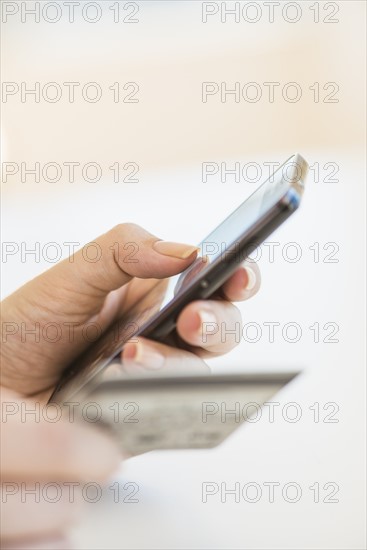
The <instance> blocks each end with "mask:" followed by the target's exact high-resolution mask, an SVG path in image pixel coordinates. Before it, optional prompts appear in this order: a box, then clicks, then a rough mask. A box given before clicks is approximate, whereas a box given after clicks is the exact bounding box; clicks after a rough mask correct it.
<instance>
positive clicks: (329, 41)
mask: <svg viewBox="0 0 367 550" xmlns="http://www.w3.org/2000/svg"><path fill="white" fill-rule="evenodd" d="M36 4H37V3H35V2H2V81H3V84H2V103H1V110H2V162H3V165H2V166H3V169H2V241H3V243H5V246H8V245H9V247H8V248H5V250H6V251H7V252H9V250H13V252H12V253H11V254H9V253H7V254H5V255H4V248H3V263H2V274H3V277H2V294H3V297H5V296H6V295H8V294H9V293H11V292H12V291H14V290H15V289H16V288H17V287H18V286H20V285H21V284H23V283H24V282H26V281H27V280H29V279H30V278H32V277H33V276H35V275H37V274H38V273H40V272H42V271H44V270H45V269H47V268H49V267H51V266H52V264H53V262H54V261H56V260H57V259H61V258H62V257H66V256H67V255H68V248H67V246H66V245H65V243H67V242H77V243H80V246H81V245H83V244H84V243H85V242H87V241H88V240H92V239H93V238H94V237H96V236H98V235H99V234H100V233H102V232H104V231H106V230H108V229H109V228H111V227H112V226H114V225H115V224H117V223H121V222H125V221H132V222H134V223H138V224H141V225H143V226H144V227H146V228H147V229H148V230H149V231H151V232H152V233H155V234H157V235H158V236H159V237H161V238H163V239H168V240H181V241H183V242H192V243H196V242H199V241H200V240H202V238H203V237H204V236H205V234H206V233H208V232H209V231H210V230H211V229H212V228H213V227H214V226H215V225H216V224H217V223H219V222H220V221H221V220H222V219H223V217H224V216H225V215H227V214H228V213H229V212H230V211H231V210H232V209H233V208H234V207H236V206H237V205H238V204H239V202H240V201H242V200H243V199H244V198H246V196H247V195H249V194H250V193H251V191H253V190H254V189H255V188H256V186H257V185H258V184H259V183H260V181H261V180H263V179H265V178H266V177H268V175H269V163H281V162H283V161H284V160H285V159H286V158H288V157H289V156H290V155H291V154H293V153H294V152H295V151H298V152H300V153H301V154H302V155H303V156H304V157H305V158H306V159H307V160H308V162H309V164H310V166H311V170H310V174H309V179H308V182H307V189H306V193H305V197H304V203H303V204H302V208H301V209H300V211H299V212H298V213H297V215H296V216H294V217H293V218H292V219H291V220H289V222H287V223H286V224H285V225H284V226H283V227H282V228H281V229H279V230H278V231H277V232H276V233H275V234H274V235H273V236H272V237H271V238H270V239H269V241H270V242H272V243H275V244H274V246H275V248H274V258H271V257H270V254H269V249H270V248H269V246H268V247H266V246H265V247H264V246H263V247H261V249H260V252H259V253H258V255H257V258H258V261H259V265H260V268H261V271H262V278H263V283H262V289H261V292H260V293H259V294H258V295H257V296H256V297H255V298H254V299H253V300H252V301H251V302H249V303H246V304H244V305H241V306H240V307H241V310H242V313H243V317H244V323H249V325H248V333H246V334H247V337H246V338H244V341H243V342H241V345H240V346H239V347H238V348H237V349H236V350H234V351H233V352H231V353H230V354H229V355H227V356H225V357H222V358H220V359H216V360H213V361H212V362H211V367H212V368H213V370H214V371H215V372H216V371H218V372H219V371H221V370H226V371H228V370H232V371H235V372H239V371H245V370H259V369H264V370H279V369H282V370H284V369H291V370H293V369H298V368H299V369H303V370H304V374H303V375H302V377H299V378H298V379H297V380H296V381H295V382H294V383H293V384H291V385H290V386H288V387H287V388H285V389H284V390H283V391H282V392H281V393H280V394H279V395H278V396H277V397H276V398H275V399H276V401H278V402H279V403H280V404H281V405H280V408H281V407H282V404H283V405H284V404H286V403H289V402H296V403H298V404H300V406H301V408H302V413H303V414H302V418H301V419H300V421H299V422H297V423H289V422H286V421H284V419H283V418H282V415H281V414H280V415H279V416H278V419H277V420H276V421H275V422H274V423H270V422H267V421H266V420H265V419H262V421H261V422H259V423H257V424H249V425H247V426H243V427H241V428H240V429H239V430H237V432H236V433H235V434H234V435H233V436H232V437H231V438H230V439H228V440H227V441H226V442H225V443H224V444H222V445H221V446H220V447H219V448H217V449H214V450H210V451H185V452H155V453H149V454H147V455H143V456H140V457H137V458H135V459H132V460H130V461H128V462H126V463H125V464H124V465H123V467H122V470H121V476H120V478H119V482H120V483H125V482H126V481H133V482H135V483H138V484H139V488H140V490H139V503H136V504H130V505H129V504H126V503H123V504H121V503H118V504H117V503H114V502H113V499H112V498H111V495H110V498H104V499H102V501H101V502H100V503H99V504H90V505H88V510H87V513H86V516H85V520H84V522H83V524H82V525H81V526H80V527H78V528H76V529H75V531H74V532H73V534H72V536H73V540H74V544H75V545H76V547H77V548H105V547H108V548H252V549H254V548H256V549H263V548H269V549H275V548H277V549H280V548H281V549H285V548H299V549H304V548H313V549H329V548H333V549H336V548H340V549H342V548H343V549H344V548H365V539H364V521H365V517H364V512H365V510H364V502H365V501H364V466H365V454H364V453H365V446H364V431H365V425H364V423H365V393H364V386H365V359H364V347H363V339H364V336H365V323H364V300H365V294H364V285H363V281H364V274H365V238H364V221H365V218H364V216H365V211H364V202H365V168H366V166H365V145H366V143H365V121H366V111H365V78H366V71H365V41H366V23H365V16H366V4H365V2H363V1H353V0H352V1H350V0H348V1H342V2H307V1H302V2H199V1H165V2H157V1H143V2H140V1H139V2H121V1H120V2H109V1H104V2H85V1H82V0H80V1H79V2H78V3H73V2H71V3H69V4H75V5H74V7H73V10H74V15H73V17H71V12H70V9H71V8H70V7H68V6H67V5H65V2H48V3H47V2H40V3H38V4H39V6H38V8H37V6H36ZM46 4H47V5H48V4H50V5H49V6H48V7H47V6H46ZM76 4H78V5H76ZM37 9H38V10H39V12H38V13H39V21H38V20H36V19H37V18H38V15H37V11H36V15H32V14H31V13H29V10H37ZM230 9H235V10H237V15H230V14H229V13H228V10H230ZM27 10H28V11H27ZM273 10H274V11H273ZM271 13H273V17H272V16H271ZM236 18H238V19H237V21H236ZM52 21H54V22H52ZM72 21H73V22H72ZM92 21H95V22H92ZM204 21H206V22H204ZM251 21H252V22H251ZM208 82H209V83H214V84H212V85H211V86H212V87H211V88H210V89H211V90H213V94H212V95H208V96H207V97H204V100H203V86H205V84H203V83H208ZM270 82H273V83H276V85H275V88H274V98H273V100H271V98H269V84H266V83H270ZM37 83H38V84H37ZM50 83H53V84H50ZM65 83H69V84H65ZM70 83H74V84H73V85H71V84H70ZM90 83H92V84H90ZM236 83H238V85H237V84H236ZM248 83H254V85H253V86H252V87H246V85H247V84H248ZM289 83H295V84H296V86H294V85H293V86H292V85H291V86H290V87H289V86H288V85H289ZM38 86H39V97H38V96H37V95H32V94H27V93H26V91H27V90H31V89H32V88H33V89H35V90H36V94H38ZM236 86H239V87H240V90H241V92H242V90H244V89H245V90H246V91H247V95H246V93H244V94H242V93H241V94H240V95H239V96H237V97H235V96H234V95H233V94H232V95H231V94H227V95H225V94H222V95H221V93H220V92H221V90H222V91H223V90H224V91H225V90H227V91H229V90H233V89H235V87H236ZM287 86H288V87H287ZM71 88H73V89H74V94H75V95H74V100H73V101H72V100H71V99H70V95H69V94H70V90H71ZM204 89H205V88H204ZM216 90H218V91H216ZM259 90H260V95H261V97H260V95H259V99H258V101H256V102H255V101H254V100H253V97H254V94H255V92H256V93H259V92H258V91H259ZM284 90H286V91H284ZM295 90H296V91H299V90H300V94H301V95H300V97H299V100H298V101H292V99H293V94H294V93H295ZM214 91H215V92H216V93H214ZM287 91H288V92H289V95H288V96H287V95H286V94H287ZM96 94H97V95H96ZM99 96H100V97H99ZM244 96H245V97H244ZM45 98H46V99H45ZM86 98H87V99H86ZM95 98H96V99H98V101H97V100H95ZM205 99H206V101H205ZM38 100H39V101H38ZM236 100H238V101H236ZM36 163H39V171H40V178H39V182H37V181H35V179H36V178H35V176H34V175H32V174H31V173H29V172H27V170H31V169H34V168H35V164H36ZM50 163H51V164H50ZM70 163H79V164H75V165H74V168H75V173H74V177H73V178H71V177H70V169H69V168H70V166H71V164H70ZM203 163H212V165H211V166H214V168H215V167H217V168H218V169H217V170H216V173H214V174H213V175H208V176H207V178H205V177H203ZM222 163H224V164H223V166H224V168H228V169H233V168H234V167H235V166H236V163H237V165H238V163H239V165H240V168H241V173H240V176H239V177H238V178H236V177H234V176H233V175H231V174H226V173H225V171H223V170H222V169H221V167H222ZM55 166H56V167H55ZM111 167H112V168H111ZM117 167H118V170H119V174H118V175H117ZM214 171H215V170H214ZM52 180H55V181H54V182H53V181H52ZM91 180H95V181H91ZM236 180H237V181H236ZM9 243H10V244H9ZM11 243H12V244H11ZM22 243H24V244H22ZM48 243H56V247H54V249H51V248H48ZM289 243H296V248H295V247H294V246H293V245H289ZM3 246H4V244H3ZM292 246H293V248H292ZM26 249H35V250H36V254H35V255H31V254H28V255H27V254H25V253H23V255H22V253H21V252H22V250H23V252H24V251H25V250H26ZM53 251H56V252H53ZM295 253H296V256H297V257H299V259H298V261H294V254H295ZM269 323H279V324H278V325H276V327H277V328H276V331H275V336H274V339H273V341H272V339H271V338H270V337H269V331H268V328H267V327H268V326H269ZM289 323H293V329H294V327H295V326H296V330H298V331H299V328H298V327H300V332H299V335H300V337H299V338H298V340H297V338H294V332H292V330H293V329H292V327H291V328H290V332H289V336H287V334H288V333H287V332H284V330H283V329H284V327H285V326H287V325H288V324H289ZM315 324H318V325H315ZM258 327H260V330H259V328H258ZM310 327H313V328H310ZM316 330H317V331H318V337H316V335H315V334H316ZM284 334H285V336H284ZM292 339H294V340H297V341H294V342H291V340H292ZM314 403H319V406H320V410H321V411H322V416H321V420H320V421H319V422H315V418H314V413H313V411H314V409H310V407H312V406H313V405H314ZM329 403H333V404H334V405H332V408H329V409H328V404H329ZM333 407H334V408H333ZM332 411H334V412H335V411H337V412H335V417H333V418H335V419H336V420H337V422H331V423H330V422H328V421H327V420H326V421H325V418H326V416H327V414H328V413H331V412H332ZM208 481H211V482H214V483H218V484H220V483H221V482H225V483H227V484H228V485H229V486H230V485H231V484H232V485H233V484H234V483H236V482H240V483H241V484H244V483H247V482H257V483H259V484H260V485H261V484H263V483H264V482H269V481H274V482H279V483H280V484H281V486H282V485H283V484H285V483H287V482H297V483H298V484H299V485H300V486H301V487H302V490H303V496H302V498H301V499H300V500H299V501H298V502H296V503H293V504H291V503H289V502H287V501H285V500H284V499H281V498H279V499H278V500H275V502H274V503H270V502H268V501H267V500H266V498H265V497H264V498H262V499H260V500H259V501H258V502H256V503H251V504H250V503H248V502H244V501H241V502H240V503H236V502H234V501H230V500H228V502H225V503H223V502H221V500H220V498H219V497H218V496H217V497H216V498H213V499H212V500H208V502H207V503H203V502H202V493H201V489H202V483H204V482H208ZM314 483H319V484H320V487H324V485H325V484H326V483H335V484H337V485H338V487H339V492H338V497H337V498H338V502H334V503H328V502H324V501H323V499H321V501H320V502H318V503H315V502H314V499H313V498H311V497H312V494H313V493H312V492H311V491H310V489H309V487H310V486H312V485H313V484H314ZM110 493H111V492H110ZM325 494H327V491H326V492H325V490H324V496H325Z"/></svg>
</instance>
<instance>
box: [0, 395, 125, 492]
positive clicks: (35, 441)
mask: <svg viewBox="0 0 367 550" xmlns="http://www.w3.org/2000/svg"><path fill="white" fill-rule="evenodd" d="M74 405H75V406H74ZM74 405H73V406H72V407H70V408H68V409H62V410H61V409H60V407H56V406H53V405H50V406H49V407H47V408H46V407H45V406H42V405H41V404H39V403H38V404H37V403H35V402H32V401H30V400H24V401H20V400H19V401H6V402H3V403H2V414H3V416H2V423H1V449H0V458H1V472H2V478H3V480H4V479H5V480H11V481H17V480H27V479H29V480H33V481H34V480H51V481H52V480H55V479H57V480H66V481H75V480H83V481H94V482H102V481H104V480H106V479H107V477H108V476H110V475H111V474H112V473H113V472H114V471H115V470H117V469H118V467H119V465H120V463H121V456H120V452H119V449H118V447H117V445H116V443H115V441H114V440H113V439H112V438H110V437H109V436H108V435H107V434H106V433H104V432H103V431H102V430H101V429H99V428H97V427H95V426H93V425H91V422H90V419H89V418H87V417H86V416H85V415H84V414H83V415H82V414H80V416H81V418H84V420H85V423H84V424H83V423H82V422H81V421H79V420H78V419H77V416H79V413H81V411H79V410H78V404H74ZM30 411H31V412H30ZM61 411H62V412H61ZM60 415H61V416H60ZM24 449H27V460H26V461H25V460H24Z"/></svg>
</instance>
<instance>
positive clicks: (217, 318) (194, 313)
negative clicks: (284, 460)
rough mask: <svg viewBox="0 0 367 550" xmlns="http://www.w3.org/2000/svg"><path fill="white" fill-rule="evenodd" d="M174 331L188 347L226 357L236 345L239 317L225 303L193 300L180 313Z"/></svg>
mask: <svg viewBox="0 0 367 550" xmlns="http://www.w3.org/2000/svg"><path fill="white" fill-rule="evenodd" d="M176 330H177V333H178V334H179V336H180V337H181V338H182V339H183V340H184V341H185V342H187V343H188V344H189V345H191V346H194V347H196V348H202V349H204V350H206V351H207V352H210V353H215V354H222V353H226V352H228V351H230V350H231V349H232V348H234V347H235V346H236V345H237V343H238V342H239V339H238V335H239V334H240V333H241V313H240V311H239V310H238V308H237V307H236V306H234V305H233V304H231V303H230V302H227V301H225V300H197V301H196V302H192V303H191V304H189V305H188V306H186V307H185V309H184V310H183V311H182V312H181V314H180V315H179V317H178V320H177V325H176Z"/></svg>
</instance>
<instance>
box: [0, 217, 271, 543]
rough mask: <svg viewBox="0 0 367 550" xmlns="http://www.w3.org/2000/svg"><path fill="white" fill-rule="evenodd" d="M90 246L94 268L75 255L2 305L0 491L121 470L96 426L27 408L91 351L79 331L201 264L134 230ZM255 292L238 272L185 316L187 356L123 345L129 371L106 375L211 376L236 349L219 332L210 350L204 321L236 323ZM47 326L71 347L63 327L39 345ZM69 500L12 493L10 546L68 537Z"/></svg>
mask: <svg viewBox="0 0 367 550" xmlns="http://www.w3.org/2000/svg"><path fill="white" fill-rule="evenodd" d="M93 242H94V243H97V245H98V250H100V251H101V255H100V258H99V260H98V261H96V262H90V261H86V259H85V257H84V256H83V252H82V251H79V252H77V253H76V254H75V255H74V256H72V257H71V258H68V259H67V260H64V261H63V262H61V263H59V264H57V265H56V266H54V267H53V268H52V269H50V270H49V271H47V272H45V273H43V274H42V275H40V276H39V277H36V278H35V279H33V280H32V281H30V282H29V283H27V284H26V285H24V286H23V287H21V288H20V289H18V290H17V291H16V292H15V293H14V294H12V295H11V296H9V297H8V298H6V299H5V300H4V301H3V302H2V308H1V318H2V327H3V339H2V341H3V344H2V348H1V398H2V402H3V409H2V410H3V411H4V410H5V411H6V413H7V414H5V415H4V414H3V415H2V426H1V427H2V429H1V440H2V441H1V443H2V444H1V477H2V483H3V488H4V483H5V484H6V483H8V485H7V486H6V490H7V491H9V483H10V482H12V483H18V484H19V483H21V482H29V483H30V484H31V486H34V483H35V482H40V483H41V485H42V484H44V483H47V482H50V481H53V482H55V481H57V482H59V483H61V482H63V481H68V482H70V481H77V482H80V483H86V482H88V481H94V482H97V483H100V484H103V483H104V482H105V481H106V480H107V479H108V477H109V476H111V474H112V473H113V472H114V471H116V469H117V468H118V467H119V465H120V463H121V459H122V457H121V453H120V451H119V450H118V448H117V445H116V443H115V441H114V440H113V439H112V438H110V437H109V436H108V435H107V434H106V433H105V432H102V431H101V430H100V429H98V428H96V426H95V425H94V424H88V425H87V426H85V425H84V424H82V423H77V422H75V423H71V422H69V421H67V420H66V419H64V418H61V419H60V420H59V421H58V422H54V423H53V422H49V421H45V420H44V419H43V418H42V416H41V418H40V420H39V422H36V421H35V420H36V417H35V416H34V415H33V416H32V415H28V416H27V417H26V421H24V419H23V421H22V415H21V410H22V407H24V406H26V407H27V409H29V410H31V409H32V408H33V409H34V407H35V406H36V405H35V404H36V403H39V404H40V406H44V405H45V404H46V403H47V401H48V398H49V396H50V395H51V393H52V390H53V388H54V386H55V384H56V383H57V381H58V379H59V377H60V374H61V373H62V371H63V370H64V369H65V367H67V366H68V365H69V364H70V362H71V361H72V360H73V359H75V358H76V357H77V356H78V355H79V354H80V353H81V352H82V351H83V350H84V349H85V348H86V347H87V346H88V345H90V344H89V343H88V342H87V341H86V339H85V337H84V335H83V327H85V326H86V325H87V324H88V323H91V322H93V323H96V324H98V326H101V327H102V329H103V330H106V329H107V328H108V326H109V325H110V324H111V322H112V321H113V320H114V318H115V317H116V315H117V313H120V312H121V311H122V312H125V311H128V310H129V308H130V307H131V306H132V305H133V304H134V303H135V302H136V301H137V299H139V297H141V296H142V295H145V294H146V292H147V291H148V290H149V288H151V286H152V285H153V284H154V282H155V281H154V280H152V279H161V278H165V277H169V276H171V275H175V274H177V273H180V272H181V271H183V270H184V269H186V268H187V267H188V266H189V265H190V264H191V263H192V262H193V261H194V260H195V258H196V251H195V250H194V247H190V246H189V245H182V244H178V243H168V244H165V243H163V245H162V244H158V246H157V242H159V243H162V241H160V240H159V239H158V238H157V237H155V236H154V235H151V234H150V233H148V232H146V231H145V230H144V229H142V228H141V227H139V226H136V225H133V224H122V225H119V226H116V227H115V228H113V229H112V230H110V231H109V232H107V233H106V234H104V235H102V236H101V237H99V238H97V239H96V240H95V241H93ZM116 243H118V246H116ZM124 243H134V248H133V250H134V260H136V261H133V262H132V261H129V260H130V259H131V247H130V248H129V247H126V246H125V248H124ZM91 251H92V248H91ZM90 256H92V252H90ZM184 256H186V257H184ZM251 270H252V273H251ZM259 286H260V274H259V271H258V268H257V266H256V265H255V264H254V263H253V262H251V265H250V269H249V266H246V265H244V266H241V267H239V268H238V269H237V271H236V272H235V273H234V275H233V276H232V277H231V278H230V279H229V280H228V281H227V282H226V283H225V284H224V285H223V287H222V288H221V289H220V291H219V292H218V293H217V295H216V296H214V297H213V298H212V299H210V300H205V301H203V300H200V301H196V302H192V303H190V304H189V305H188V306H187V307H186V308H185V309H184V310H183V311H182V312H181V314H180V316H179V318H178V321H177V329H176V338H179V339H180V341H181V342H183V343H184V345H185V348H186V349H185V350H182V349H178V348H176V347H174V345H168V344H161V343H157V342H153V341H149V340H146V339H144V338H139V341H138V342H136V341H132V342H129V343H128V344H127V345H126V346H125V348H124V351H123V355H122V360H123V366H122V367H116V366H113V367H111V369H110V370H109V372H108V370H107V371H106V376H115V375H116V370H117V371H119V370H120V368H124V369H125V370H126V371H132V372H137V371H138V370H145V371H146V370H147V369H148V370H149V369H152V370H157V369H159V370H162V369H167V370H168V371H169V370H170V369H171V370H172V369H175V368H177V367H182V368H185V369H186V370H190V369H193V370H197V369H203V370H205V369H207V366H206V364H205V362H204V359H205V357H212V356H215V355H219V354H223V353H227V352H229V351H230V350H231V349H232V348H233V347H234V345H235V342H234V341H232V340H231V339H228V341H226V342H222V341H221V336H220V333H219V331H218V332H217V333H216V334H213V335H208V336H207V338H206V340H205V343H204V339H203V334H202V321H203V320H207V319H210V320H214V321H215V322H217V323H222V322H224V323H226V325H227V326H228V327H231V326H233V325H234V323H235V322H239V321H240V320H241V318H240V313H239V310H238V309H237V308H236V307H235V306H234V305H233V304H232V303H231V302H232V301H242V300H246V299H248V298H250V297H251V296H253V295H254V294H255V293H256V292H257V291H258V289H259ZM21 323H24V325H23V327H26V328H27V329H29V328H34V327H35V323H39V328H40V331H41V337H40V339H39V341H35V340H36V338H35V336H34V335H32V334H30V333H28V334H26V335H25V336H24V334H23V337H22V330H20V328H21V326H22V325H21ZM48 323H57V324H58V326H60V327H64V326H65V323H74V325H73V326H74V338H73V339H72V341H71V339H70V333H69V332H68V331H67V330H62V333H61V337H60V338H59V339H58V341H54V342H51V341H50V340H51V339H52V336H51V334H52V333H51V332H50V333H49V334H50V337H49V338H46V339H45V338H43V337H42V329H44V327H45V326H46V325H47V324H48ZM4 326H5V327H6V328H5V329H4ZM9 327H10V328H9ZM4 335H5V336H4ZM172 343H173V344H174V342H173V341H172ZM153 366H154V368H153ZM117 374H118V372H117ZM4 407H5V409H4ZM91 450H92V451H93V452H91ZM16 487H18V486H16ZM15 491H16V489H14V492H15ZM67 496H68V495H64V494H63V497H62V498H61V499H60V501H59V502H57V503H56V504H52V506H50V505H47V502H43V501H42V499H41V502H38V503H35V502H34V500H33V499H31V498H30V499H26V502H25V503H22V502H21V500H20V492H17V493H16V494H14V495H11V496H9V498H7V502H6V503H5V504H4V505H3V512H2V513H3V515H4V517H3V519H4V521H3V522H2V525H3V531H2V537H3V539H4V540H5V544H11V543H9V541H14V540H19V539H24V540H31V539H34V538H40V537H54V536H55V535H58V534H60V533H62V532H63V531H64V529H65V528H66V527H67V526H68V525H69V524H70V522H71V521H72V520H73V519H74V518H75V517H76V515H77V514H76V511H77V510H76V508H77V507H78V503H77V501H78V499H77V498H76V502H75V503H74V504H70V501H69V500H68V498H67ZM64 548H65V546H64Z"/></svg>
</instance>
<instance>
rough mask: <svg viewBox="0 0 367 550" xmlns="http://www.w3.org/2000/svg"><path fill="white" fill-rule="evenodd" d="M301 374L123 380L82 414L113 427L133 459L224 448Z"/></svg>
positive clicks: (100, 390)
mask: <svg viewBox="0 0 367 550" xmlns="http://www.w3.org/2000/svg"><path fill="white" fill-rule="evenodd" d="M297 374H298V373H294V372H293V373H271V374H241V375H237V374H228V375H210V374H208V375H197V376H196V375H195V376H171V377H161V376H155V377H154V378H153V377H151V376H150V377H149V378H148V377H146V376H144V377H139V378H130V377H129V378H128V377H126V378H121V379H117V380H109V381H105V382H102V383H101V384H100V385H99V386H98V387H96V388H95V389H93V390H92V391H91V392H90V393H89V394H88V395H87V396H86V395H84V397H83V398H82V399H80V405H81V406H80V407H78V410H79V411H80V412H79V414H80V415H82V417H83V419H84V420H85V421H88V422H98V423H102V424H104V425H105V426H107V427H108V428H109V429H110V430H112V431H113V433H114V435H115V436H116V437H117V439H118V441H119V444H120V446H121V448H122V449H123V450H124V451H126V452H129V453H132V454H139V453H142V452H146V451H151V450H154V449H194V448H198V449H203V448H210V447H215V446H216V445H219V444H220V443H221V442H222V441H223V440H224V439H225V438H226V437H227V436H228V435H229V434H231V433H232V432H233V431H234V430H235V429H236V428H237V427H238V426H240V425H241V424H242V423H243V422H245V421H246V420H248V419H249V418H253V417H256V415H258V414H259V411H260V413H261V406H262V405H263V404H264V403H265V402H266V401H268V400H269V399H270V398H271V397H272V396H273V395H274V394H275V393H276V392H278V391H279V390H280V389H281V388H282V387H283V386H284V385H285V384H287V383H288V382H290V381H291V380H292V379H293V378H294V377H295V376H297Z"/></svg>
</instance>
